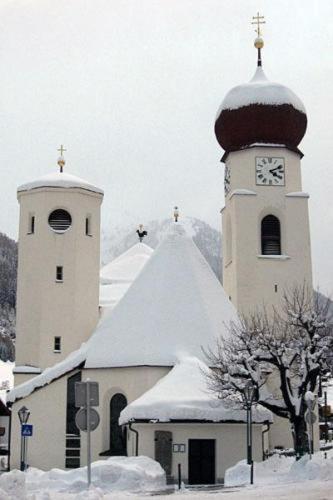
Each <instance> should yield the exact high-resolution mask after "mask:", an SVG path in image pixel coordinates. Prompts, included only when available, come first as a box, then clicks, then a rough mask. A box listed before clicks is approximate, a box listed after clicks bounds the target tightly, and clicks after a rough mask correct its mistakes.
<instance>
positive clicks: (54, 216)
mask: <svg viewBox="0 0 333 500" xmlns="http://www.w3.org/2000/svg"><path fill="white" fill-rule="evenodd" d="M63 151H64V149H63V148H61V156H60V158H59V160H58V165H59V171H58V172H54V173H51V174H49V175H46V176H44V177H41V178H40V179H37V180H35V181H33V182H29V183H27V184H24V185H22V186H20V187H19V188H18V190H17V197H18V201H19V204H20V224H19V255H18V282H17V338H16V368H15V371H14V372H15V382H16V384H17V383H21V382H23V381H24V380H26V379H27V378H30V377H31V376H34V375H35V374H36V373H40V372H41V371H43V370H44V369H45V368H47V367H49V366H52V365H54V364H55V363H57V362H59V361H61V360H62V359H64V358H65V357H66V356H67V355H68V354H70V353H71V352H72V351H74V350H75V349H77V348H78V347H79V346H80V345H81V343H82V342H84V341H86V340H87V339H88V337H89V336H90V334H91V332H92V331H93V329H94V327H95V326H96V324H97V321H98V318H99V311H98V306H99V265H100V207H101V203H102V199H103V191H102V190H101V189H99V188H97V187H95V186H93V185H92V184H89V183H88V182H86V181H84V180H83V179H80V178H78V177H75V176H73V175H70V174H68V173H66V172H64V171H63V170H64V166H65V160H64V158H63V156H62V153H63Z"/></svg>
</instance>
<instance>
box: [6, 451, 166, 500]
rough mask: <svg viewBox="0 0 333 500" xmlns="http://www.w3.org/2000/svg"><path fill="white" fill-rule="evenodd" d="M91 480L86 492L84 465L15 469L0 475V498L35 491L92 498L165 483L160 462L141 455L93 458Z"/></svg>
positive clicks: (21, 496)
mask: <svg viewBox="0 0 333 500" xmlns="http://www.w3.org/2000/svg"><path fill="white" fill-rule="evenodd" d="M91 482H92V487H91V490H90V491H89V493H88V492H87V468H86V467H81V468H79V469H73V470H69V471H63V470H60V469H52V470H50V471H47V472H44V471H41V470H39V469H34V468H31V469H28V471H27V472H26V473H23V472H20V471H17V470H14V471H11V472H8V473H6V474H2V475H1V476H0V500H5V499H6V500H14V499H15V500H17V499H20V500H23V499H24V498H34V496H33V494H37V495H38V496H37V498H48V496H46V495H47V494H48V493H49V494H50V493H53V492H58V493H61V494H62V495H64V494H66V493H76V494H79V495H78V496H77V497H75V498H82V499H83V498H84V499H87V498H88V499H89V498H91V500H92V499H98V498H103V496H104V493H114V492H116V491H126V492H147V491H156V490H160V489H163V488H165V486H166V480H165V472H164V471H163V469H162V467H161V466H160V464H159V463H157V462H155V461H154V460H152V459H150V458H148V457H143V456H142V457H130V458H128V457H111V458H109V459H108V460H99V461H97V462H94V463H93V464H92V467H91ZM80 493H81V494H80ZM39 495H40V497H39ZM44 495H45V496H44ZM81 495H82V496H81Z"/></svg>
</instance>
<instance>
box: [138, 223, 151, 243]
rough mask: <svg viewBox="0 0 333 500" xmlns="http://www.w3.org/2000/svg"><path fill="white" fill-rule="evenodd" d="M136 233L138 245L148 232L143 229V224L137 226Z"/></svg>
mask: <svg viewBox="0 0 333 500" xmlns="http://www.w3.org/2000/svg"><path fill="white" fill-rule="evenodd" d="M136 232H137V235H138V236H139V241H140V243H142V240H143V238H144V237H145V236H147V234H148V232H147V231H145V230H144V229H143V224H139V229H137V230H136Z"/></svg>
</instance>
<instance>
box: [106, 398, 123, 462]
mask: <svg viewBox="0 0 333 500" xmlns="http://www.w3.org/2000/svg"><path fill="white" fill-rule="evenodd" d="M126 406H127V399H126V398H125V396H124V395H123V394H120V393H117V394H115V395H114V396H112V398H111V400H110V455H127V446H126V443H127V429H126V428H124V429H122V428H121V426H120V425H119V423H118V422H119V416H120V413H121V412H122V410H123V409H124V408H125V407H126Z"/></svg>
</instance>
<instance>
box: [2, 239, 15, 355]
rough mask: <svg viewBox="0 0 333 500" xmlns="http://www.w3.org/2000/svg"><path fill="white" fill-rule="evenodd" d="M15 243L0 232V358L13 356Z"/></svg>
mask: <svg viewBox="0 0 333 500" xmlns="http://www.w3.org/2000/svg"><path fill="white" fill-rule="evenodd" d="M16 274H17V243H16V242H15V241H13V240H11V239H10V238H8V236H6V235H5V234H2V233H0V359H1V360H2V361H7V360H10V361H14V358H15V347H14V339H15V307H16Z"/></svg>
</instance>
